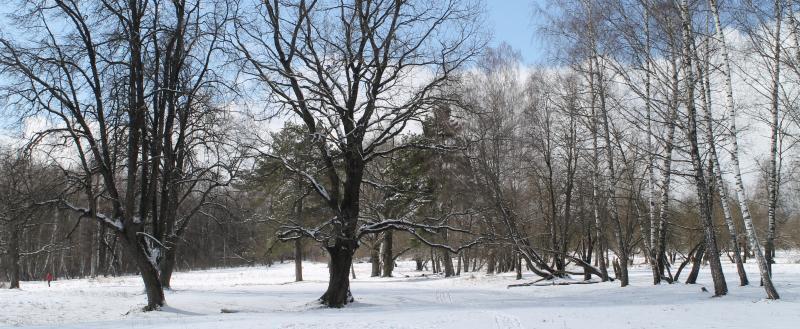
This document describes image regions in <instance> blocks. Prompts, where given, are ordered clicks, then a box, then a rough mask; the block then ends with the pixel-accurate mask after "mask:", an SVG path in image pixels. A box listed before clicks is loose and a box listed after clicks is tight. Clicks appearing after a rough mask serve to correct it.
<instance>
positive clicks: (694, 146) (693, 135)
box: [681, 0, 728, 296]
mask: <svg viewBox="0 0 800 329" xmlns="http://www.w3.org/2000/svg"><path fill="white" fill-rule="evenodd" d="M681 15H682V18H683V41H684V45H683V57H684V58H683V61H684V67H685V69H686V77H685V78H684V82H685V83H686V98H685V102H686V112H687V119H688V120H687V125H686V133H687V137H688V140H689V149H690V152H689V153H690V155H691V160H692V167H693V169H694V182H695V186H696V188H697V198H698V201H699V205H698V206H699V208H700V209H699V210H700V223H701V224H702V225H703V236H704V238H705V247H706V250H708V261H709V264H710V267H711V277H712V278H713V280H714V295H715V296H722V295H725V294H727V293H728V286H727V283H726V282H725V275H724V274H723V273H722V263H721V262H720V260H719V252H718V249H717V238H716V233H715V232H714V222H713V220H712V218H711V199H710V193H709V189H708V186H709V184H708V182H707V180H706V177H705V172H704V169H703V160H702V157H701V155H700V149H699V146H698V141H697V109H696V107H695V100H694V97H695V95H694V89H695V83H696V81H695V77H694V69H693V67H694V65H693V64H692V59H693V54H692V50H693V46H694V39H693V36H692V33H693V32H692V27H691V16H690V14H689V4H688V1H687V0H683V3H682V5H681Z"/></svg>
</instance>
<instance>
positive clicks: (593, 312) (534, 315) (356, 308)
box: [0, 255, 800, 329]
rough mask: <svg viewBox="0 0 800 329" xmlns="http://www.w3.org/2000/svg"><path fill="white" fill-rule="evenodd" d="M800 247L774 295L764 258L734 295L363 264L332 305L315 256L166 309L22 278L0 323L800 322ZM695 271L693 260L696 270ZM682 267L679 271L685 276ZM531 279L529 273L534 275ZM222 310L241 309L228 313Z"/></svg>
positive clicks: (199, 292) (212, 287)
mask: <svg viewBox="0 0 800 329" xmlns="http://www.w3.org/2000/svg"><path fill="white" fill-rule="evenodd" d="M798 260H800V256H798V255H786V257H782V259H781V261H782V262H781V264H777V265H776V266H775V268H774V272H775V273H774V277H775V281H776V282H777V288H778V291H779V292H780V293H781V296H782V299H781V300H779V301H768V300H765V299H764V298H763V297H764V292H763V290H762V289H761V287H759V286H758V277H757V275H758V274H757V270H756V268H755V264H754V263H753V262H748V264H747V269H748V274H749V275H750V279H751V281H753V282H754V283H755V284H754V285H751V286H749V287H739V286H738V285H737V281H736V279H737V277H736V273H735V269H734V268H733V267H731V266H727V267H726V275H727V279H728V285H729V289H730V294H729V295H728V296H725V297H722V298H711V293H707V292H702V291H701V287H702V286H706V287H708V289H709V290H713V288H712V287H711V285H710V276H709V274H708V269H707V268H705V269H704V271H703V272H702V273H701V275H700V280H699V281H700V283H701V284H699V285H685V284H674V285H666V284H665V285H661V286H652V285H651V284H650V274H649V272H648V269H647V267H644V266H637V267H634V268H633V269H632V272H631V282H632V284H631V286H630V287H627V288H620V287H619V286H618V284H617V282H613V283H599V284H589V285H570V286H529V287H516V288H510V289H509V288H507V286H508V285H509V284H514V283H519V281H516V280H514V276H513V274H509V275H494V276H486V275H484V274H482V273H481V274H477V273H476V274H473V273H468V274H466V275H462V276H461V277H457V278H447V279H445V278H442V277H436V276H430V275H427V276H425V277H422V276H421V275H422V273H420V272H415V271H413V268H412V266H413V264H412V263H411V262H402V263H401V264H400V268H398V269H397V271H396V273H395V274H396V277H395V278H385V279H383V278H369V264H367V263H360V264H356V275H357V277H358V279H356V280H353V281H352V291H353V294H354V295H355V297H356V299H357V301H356V303H355V304H353V305H351V306H348V307H346V308H344V309H326V308H322V307H320V306H319V305H318V304H317V303H315V300H316V298H317V297H319V295H321V294H322V292H323V291H324V290H325V287H326V279H327V268H326V266H325V264H318V263H313V264H312V263H306V264H305V267H304V268H305V273H304V276H305V278H306V281H305V282H302V283H294V282H292V281H293V279H294V274H293V265H292V264H289V263H287V264H282V265H276V266H273V267H271V268H264V267H257V268H233V269H218V270H209V271H196V272H187V273H176V275H175V277H174V279H173V286H174V287H175V290H173V291H169V292H167V303H168V305H169V306H168V307H165V308H164V310H162V311H159V312H149V313H142V312H140V311H138V309H140V308H141V306H143V305H144V302H145V296H144V294H143V292H142V286H141V282H140V280H139V278H138V277H121V278H98V279H96V280H64V281H55V282H53V286H52V287H51V288H48V287H47V284H46V283H44V282H23V283H22V286H23V289H22V290H0V327H3V326H40V327H42V328H176V329H177V328H188V329H204V328H223V327H224V328H231V329H233V328H236V329H239V328H354V329H355V328H460V329H467V328H558V329H563V328H670V329H674V328H681V329H683V328H747V329H756V328H770V329H777V328H798V326H800V261H798ZM687 271H688V269H687ZM684 273H685V274H682V277H684V278H685V276H686V274H688V273H686V272H684ZM532 279H534V278H533V277H530V276H526V277H525V278H524V279H523V280H532ZM221 309H226V310H231V311H235V312H236V313H221V312H220V311H221Z"/></svg>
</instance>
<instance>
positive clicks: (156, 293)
mask: <svg viewBox="0 0 800 329" xmlns="http://www.w3.org/2000/svg"><path fill="white" fill-rule="evenodd" d="M127 232H128V233H123V235H122V236H120V241H122V243H123V245H124V246H125V249H126V251H127V253H128V255H129V257H133V259H134V263H135V264H136V267H137V269H138V270H139V273H140V275H141V277H142V281H143V282H144V290H145V293H146V294H147V306H146V307H145V308H144V310H145V311H153V310H157V309H159V308H160V307H162V306H164V304H165V300H164V289H163V286H162V285H161V278H160V277H159V273H158V270H157V269H156V267H155V266H154V264H153V263H151V262H150V259H148V256H147V251H146V250H145V249H144V248H145V247H144V245H143V242H141V241H139V240H138V239H137V237H136V232H137V231H136V230H133V229H131V230H130V231H127Z"/></svg>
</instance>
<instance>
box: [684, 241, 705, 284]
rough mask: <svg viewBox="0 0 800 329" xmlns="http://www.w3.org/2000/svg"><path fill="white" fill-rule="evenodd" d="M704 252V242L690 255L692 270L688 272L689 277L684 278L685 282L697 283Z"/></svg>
mask: <svg viewBox="0 0 800 329" xmlns="http://www.w3.org/2000/svg"><path fill="white" fill-rule="evenodd" d="M705 253H706V245H705V243H703V244H700V247H699V248H697V250H696V251H695V252H694V255H692V256H691V257H692V270H691V271H690V272H689V277H687V278H686V283H687V284H695V283H697V275H698V274H700V267H701V266H702V265H703V255H705Z"/></svg>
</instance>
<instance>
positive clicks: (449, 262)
mask: <svg viewBox="0 0 800 329" xmlns="http://www.w3.org/2000/svg"><path fill="white" fill-rule="evenodd" d="M442 264H443V265H444V276H445V277H446V278H449V277H451V276H454V275H456V270H455V269H454V268H453V257H452V255H450V251H449V250H447V249H442Z"/></svg>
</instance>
